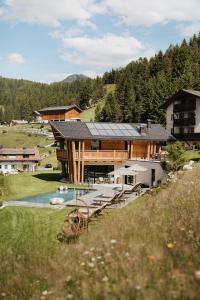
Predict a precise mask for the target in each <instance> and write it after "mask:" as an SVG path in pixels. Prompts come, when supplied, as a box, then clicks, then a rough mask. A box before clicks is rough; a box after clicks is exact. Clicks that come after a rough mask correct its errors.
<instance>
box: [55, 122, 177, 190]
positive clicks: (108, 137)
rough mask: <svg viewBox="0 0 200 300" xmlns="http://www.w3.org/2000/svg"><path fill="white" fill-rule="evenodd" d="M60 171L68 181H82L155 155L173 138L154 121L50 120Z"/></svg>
mask: <svg viewBox="0 0 200 300" xmlns="http://www.w3.org/2000/svg"><path fill="white" fill-rule="evenodd" d="M50 124H51V127H52V130H53V134H54V137H55V140H56V141H57V144H58V145H59V147H58V148H57V159H58V160H59V161H60V162H61V164H62V173H63V175H64V176H65V177H67V178H68V180H69V181H70V182H71V183H75V184H77V183H80V182H86V181H87V180H88V179H89V178H93V179H94V182H95V178H98V176H102V174H107V173H109V172H110V171H113V170H114V169H116V168H119V167H121V166H123V165H125V163H126V161H127V160H134V159H146V160H149V159H151V158H153V157H156V156H157V157H158V155H159V153H160V151H161V145H162V144H163V143H165V142H167V141H173V140H174V138H173V137H172V136H171V135H170V134H169V133H168V132H167V131H166V130H165V129H164V128H163V127H161V126H160V125H158V124H150V123H149V125H147V124H120V123H85V122H51V123H50Z"/></svg>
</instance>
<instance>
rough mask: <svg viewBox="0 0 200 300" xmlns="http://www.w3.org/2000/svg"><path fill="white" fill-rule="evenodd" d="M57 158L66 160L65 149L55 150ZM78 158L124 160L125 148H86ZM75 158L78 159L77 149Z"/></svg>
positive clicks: (126, 157)
mask: <svg viewBox="0 0 200 300" xmlns="http://www.w3.org/2000/svg"><path fill="white" fill-rule="evenodd" d="M56 154H57V159H58V160H67V159H68V157H67V151H66V150H60V149H57V150H56ZM80 159H81V160H82V159H84V160H89V161H123V160H124V161H125V160H127V159H128V151H126V150H86V151H84V152H83V151H81V152H80ZM75 160H78V151H76V152H75Z"/></svg>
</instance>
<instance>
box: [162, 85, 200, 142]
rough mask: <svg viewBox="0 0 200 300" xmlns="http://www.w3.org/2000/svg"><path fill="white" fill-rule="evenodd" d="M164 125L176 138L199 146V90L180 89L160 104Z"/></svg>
mask: <svg viewBox="0 0 200 300" xmlns="http://www.w3.org/2000/svg"><path fill="white" fill-rule="evenodd" d="M161 107H162V108H164V109H166V127H167V130H168V131H169V132H171V133H172V134H173V135H174V136H175V137H176V138H177V139H178V140H181V141H184V142H186V143H187V144H188V145H190V146H200V91H195V90H184V89H183V90H180V91H179V92H178V93H176V94H175V95H173V96H172V97H171V98H169V99H168V100H167V101H166V102H165V103H164V104H163V105H162V106H161Z"/></svg>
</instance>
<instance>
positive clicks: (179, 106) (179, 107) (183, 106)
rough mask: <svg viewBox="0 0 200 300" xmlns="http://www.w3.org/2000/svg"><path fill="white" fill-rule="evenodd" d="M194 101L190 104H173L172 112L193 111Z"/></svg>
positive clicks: (194, 107)
mask: <svg viewBox="0 0 200 300" xmlns="http://www.w3.org/2000/svg"><path fill="white" fill-rule="evenodd" d="M195 110H196V101H191V102H190V103H181V104H174V112H184V111H195Z"/></svg>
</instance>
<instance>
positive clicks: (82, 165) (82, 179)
mask: <svg viewBox="0 0 200 300" xmlns="http://www.w3.org/2000/svg"><path fill="white" fill-rule="evenodd" d="M84 151H85V141H82V157H81V160H82V164H81V182H82V183H84V164H85V162H84Z"/></svg>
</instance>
